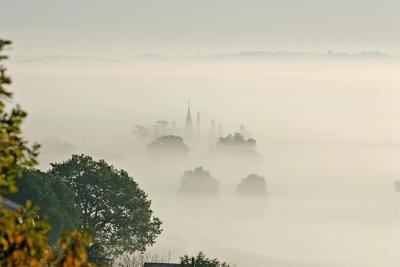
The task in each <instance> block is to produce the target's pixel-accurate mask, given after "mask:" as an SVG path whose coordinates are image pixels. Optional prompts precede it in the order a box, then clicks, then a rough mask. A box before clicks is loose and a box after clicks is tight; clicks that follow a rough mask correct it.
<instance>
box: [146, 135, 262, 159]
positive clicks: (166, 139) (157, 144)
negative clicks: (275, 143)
mask: <svg viewBox="0 0 400 267" xmlns="http://www.w3.org/2000/svg"><path fill="white" fill-rule="evenodd" d="M256 145H257V142H256V140H255V139H252V138H249V139H246V138H245V137H243V135H241V134H240V133H234V134H233V135H232V134H229V135H227V136H225V137H221V138H219V140H218V141H217V143H216V146H215V151H216V152H225V153H229V154H232V155H245V156H255V155H257V152H256V149H255V148H256ZM147 148H148V150H149V152H150V153H151V154H153V155H167V156H171V155H186V154H187V153H189V151H190V148H189V146H188V145H187V144H186V143H185V140H184V139H183V138H182V137H180V136H176V135H164V136H160V137H157V138H156V139H154V140H153V141H152V142H151V143H149V144H148V146H147Z"/></svg>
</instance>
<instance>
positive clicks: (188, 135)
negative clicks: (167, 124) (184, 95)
mask: <svg viewBox="0 0 400 267" xmlns="http://www.w3.org/2000/svg"><path fill="white" fill-rule="evenodd" d="M184 138H185V140H187V141H191V140H192V139H193V125H192V115H191V113H190V101H188V109H187V113H186V121H185V131H184Z"/></svg>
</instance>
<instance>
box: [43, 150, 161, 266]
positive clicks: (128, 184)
mask: <svg viewBox="0 0 400 267" xmlns="http://www.w3.org/2000/svg"><path fill="white" fill-rule="evenodd" d="M51 166H52V168H51V169H50V174H52V175H54V176H57V177H60V178H61V179H62V180H63V181H64V182H65V183H66V184H67V185H68V186H69V187H70V188H71V189H72V191H73V192H74V195H75V199H76V203H77V205H78V206H79V208H80V210H81V218H80V224H81V225H82V227H84V228H89V229H91V230H92V233H93V235H94V239H93V242H92V244H91V245H90V247H89V256H91V257H92V256H93V258H92V259H93V260H95V261H97V262H101V261H102V260H105V259H96V255H98V256H99V255H103V256H104V255H107V256H109V257H112V256H117V255H120V254H121V253H123V252H135V251H144V250H145V249H146V246H148V245H152V244H153V243H154V242H155V239H156V237H157V236H158V235H159V234H160V233H161V228H160V226H161V221H160V219H158V218H157V217H154V216H153V211H152V210H151V207H150V206H151V201H150V200H148V199H147V195H146V193H145V192H144V191H143V190H141V189H140V188H139V186H138V184H137V183H136V182H135V181H134V180H133V179H132V177H130V176H129V175H128V173H127V172H126V171H124V170H117V169H115V168H114V167H113V166H111V165H108V164H107V163H106V162H105V161H104V160H100V161H96V160H94V159H92V158H91V157H89V156H85V155H73V156H72V158H70V159H69V160H67V161H64V162H62V163H53V164H51Z"/></svg>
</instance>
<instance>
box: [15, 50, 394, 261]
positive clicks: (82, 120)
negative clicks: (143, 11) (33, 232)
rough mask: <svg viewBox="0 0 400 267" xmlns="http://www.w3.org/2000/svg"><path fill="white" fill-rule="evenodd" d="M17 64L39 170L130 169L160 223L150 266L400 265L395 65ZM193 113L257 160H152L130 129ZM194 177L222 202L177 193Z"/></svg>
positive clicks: (151, 60) (203, 155)
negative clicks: (245, 145)
mask: <svg viewBox="0 0 400 267" xmlns="http://www.w3.org/2000/svg"><path fill="white" fill-rule="evenodd" d="M17 59H18V58H16V59H15V60H11V61H10V64H9V71H10V73H12V78H13V80H14V84H13V87H14V89H15V97H16V100H17V102H18V103H20V104H21V105H22V106H23V107H24V108H25V109H26V110H28V111H29V117H28V120H27V123H26V124H25V129H24V130H25V131H24V133H25V135H27V136H29V140H36V141H38V142H41V143H42V144H43V148H42V154H41V165H40V167H41V168H43V169H46V168H48V163H49V162H54V161H61V160H64V159H66V158H68V157H69V156H70V155H71V154H72V153H86V154H89V155H92V156H94V157H95V158H98V159H100V158H103V159H106V160H107V162H110V163H112V164H114V166H116V167H117V168H122V169H125V170H127V171H128V172H129V173H130V175H132V176H133V177H134V178H135V180H136V181H137V182H138V183H139V184H140V185H141V187H142V188H143V189H144V190H145V191H146V192H147V193H148V194H149V197H150V199H151V200H152V204H153V207H154V210H155V213H156V214H157V216H159V217H160V218H161V219H162V220H163V221H164V223H163V229H164V232H163V233H162V234H161V236H160V237H159V239H158V242H157V243H156V245H155V246H154V247H153V248H152V249H151V251H152V252H153V253H157V254H159V255H167V254H168V253H169V252H170V253H171V255H172V259H173V260H176V259H177V257H178V256H180V255H182V254H184V253H196V252H197V251H199V250H205V251H206V252H208V254H210V255H211V256H215V257H219V258H222V259H224V260H226V261H230V262H233V263H236V264H237V265H238V266H241V267H260V266H271V267H272V266H274V267H275V266H276V267H289V266H335V267H336V266H337V267H339V266H340V267H383V266H397V265H398V263H399V262H400V255H399V248H400V228H399V224H400V194H398V193H396V192H395V190H394V186H393V183H394V182H395V181H396V180H399V179H400V165H399V164H398V160H399V158H400V157H399V156H400V108H399V107H400V105H399V104H400V94H399V93H398V90H399V88H400V76H399V75H398V70H399V67H400V62H398V60H397V59H296V60H294V59H290V58H286V59H260V60H257V59H251V60H243V59H221V58H209V57H208V58H204V57H196V58H162V57H161V58H160V57H159V56H157V57H148V56H147V57H141V58H137V57H136V58H129V59H125V60H101V59H97V58H94V59H90V60H88V59H87V58H84V59H82V58H74V59H70V60H66V59H65V58H63V57H61V59H54V58H53V59H51V60H50V59H42V60H37V59H34V60H23V59H19V60H17ZM188 100H190V102H191V109H192V112H193V114H195V112H197V111H199V112H200V114H201V129H202V132H203V133H204V135H206V134H207V132H208V131H209V128H210V121H211V119H215V120H216V121H217V123H222V124H223V127H224V132H225V134H228V133H234V132H235V131H237V130H238V128H239V127H240V125H241V124H244V125H245V126H246V129H247V130H248V131H249V132H250V133H251V135H252V137H253V138H255V139H256V140H257V152H258V154H259V155H260V157H257V158H243V157H233V156H226V155H225V156H223V155H222V156H221V155H218V156H217V155H214V154H212V153H208V149H207V148H204V149H202V150H201V151H198V150H192V152H191V153H190V155H189V156H188V157H185V158H181V159H171V158H153V157H151V156H150V155H149V154H148V152H147V149H146V145H147V144H148V143H149V142H150V141H151V140H142V139H138V138H137V137H136V136H135V135H134V134H133V131H134V125H136V124H140V125H151V124H152V123H154V122H155V121H157V120H167V121H175V122H176V123H177V125H178V126H179V127H183V123H184V120H185V115H186V109H187V105H186V103H187V101H188ZM197 166H204V167H205V168H206V169H208V170H209V171H210V172H211V174H212V175H213V176H214V177H215V178H217V179H218V180H219V182H220V186H221V192H220V194H219V195H218V196H216V197H205V198H199V197H197V198H196V197H193V198H190V197H183V196H178V195H177V194H176V192H177V190H178V187H179V184H180V179H181V176H182V174H183V171H184V170H189V169H193V168H195V167H197ZM250 173H257V174H260V175H262V176H264V177H265V179H266V182H267V191H268V196H267V197H266V198H265V199H243V198H239V197H238V196H236V195H235V187H236V185H237V184H238V183H239V182H240V181H241V179H242V178H244V177H245V176H247V175H248V174H250Z"/></svg>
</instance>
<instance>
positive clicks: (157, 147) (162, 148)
mask: <svg viewBox="0 0 400 267" xmlns="http://www.w3.org/2000/svg"><path fill="white" fill-rule="evenodd" d="M147 148H148V149H149V151H150V152H153V153H166V152H167V153H170V152H173V153H175V152H178V153H188V152H189V148H188V146H187V145H186V144H185V143H184V141H183V138H182V137H179V136H175V135H164V136H161V137H158V138H156V139H155V140H154V141H153V142H151V143H150V144H149V145H148V146H147Z"/></svg>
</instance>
